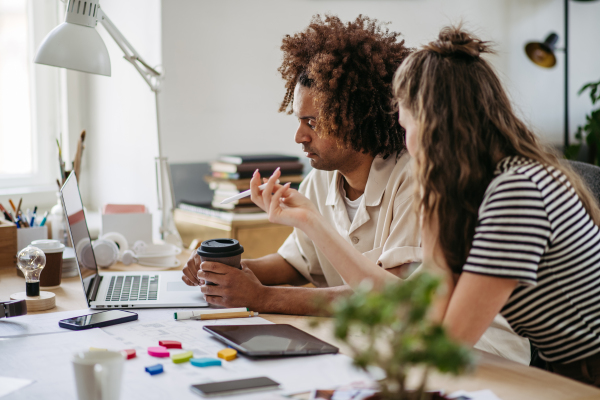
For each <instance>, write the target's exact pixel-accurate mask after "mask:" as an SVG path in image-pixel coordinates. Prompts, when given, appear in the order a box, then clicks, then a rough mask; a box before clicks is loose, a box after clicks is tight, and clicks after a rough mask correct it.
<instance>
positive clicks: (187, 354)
mask: <svg viewBox="0 0 600 400" xmlns="http://www.w3.org/2000/svg"><path fill="white" fill-rule="evenodd" d="M192 357H194V353H193V352H191V351H184V352H183V353H179V354H173V355H172V356H171V360H173V362H174V363H175V364H181V363H184V362H188V361H190V359H191V358H192Z"/></svg>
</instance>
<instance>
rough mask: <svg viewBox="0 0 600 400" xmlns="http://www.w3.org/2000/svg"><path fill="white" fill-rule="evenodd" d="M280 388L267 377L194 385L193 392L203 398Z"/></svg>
mask: <svg viewBox="0 0 600 400" xmlns="http://www.w3.org/2000/svg"><path fill="white" fill-rule="evenodd" d="M278 388H279V383H277V382H275V381H274V380H272V379H269V378H267V377H266V376H261V377H260V378H249V379H238V380H234V381H223V382H211V383H203V384H201V385H192V386H191V389H192V392H194V393H196V394H199V395H200V396H202V397H213V396H223V395H228V394H234V393H248V392H258V391H260V390H274V389H278Z"/></svg>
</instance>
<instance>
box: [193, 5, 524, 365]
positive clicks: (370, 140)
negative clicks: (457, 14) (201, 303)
mask: <svg viewBox="0 0 600 400" xmlns="http://www.w3.org/2000/svg"><path fill="white" fill-rule="evenodd" d="M398 36H399V34H398V33H396V32H389V31H387V30H385V29H383V28H382V27H381V25H379V24H378V23H377V21H376V20H371V19H369V18H367V17H363V16H360V17H358V18H357V19H356V20H355V21H353V22H350V23H347V24H344V23H342V22H341V21H340V19H339V18H337V17H334V16H327V17H325V18H324V19H323V18H321V17H319V16H316V17H315V18H313V20H312V21H311V23H310V25H309V26H308V28H307V29H305V30H304V31H302V32H300V33H298V34H296V35H294V36H286V37H285V38H284V39H283V44H282V46H281V49H282V51H283V53H284V57H283V63H282V65H281V67H280V68H279V72H281V75H282V77H283V79H284V80H285V81H286V89H287V92H286V95H285V97H284V100H283V102H282V104H281V107H280V110H279V111H282V112H283V111H287V110H288V109H289V108H290V105H291V106H292V107H291V108H292V110H291V111H292V112H293V114H294V115H295V116H296V118H298V129H297V131H296V134H295V137H294V139H295V141H296V143H298V144H301V145H302V148H303V150H304V152H305V154H306V156H307V157H308V158H310V162H311V165H312V167H313V168H314V169H313V170H312V171H311V172H310V174H308V176H307V177H306V179H305V180H304V181H303V182H302V184H301V185H300V192H301V193H302V194H304V195H305V196H306V197H308V198H309V199H310V200H311V201H312V202H313V203H314V204H315V205H316V206H317V208H318V209H319V212H320V213H321V215H322V216H323V218H326V219H327V220H328V222H329V223H330V224H331V225H332V226H334V227H335V228H336V230H337V232H338V234H339V235H340V236H342V237H343V238H344V239H345V240H347V241H349V242H350V243H352V244H353V246H355V248H357V249H358V250H359V251H360V252H361V253H362V254H363V255H365V256H366V257H367V258H369V259H370V260H372V261H373V263H376V264H377V265H379V266H380V267H381V268H385V269H387V270H388V271H390V272H392V273H394V274H396V275H397V276H400V277H402V278H405V277H407V276H408V275H410V273H411V272H412V271H411V268H410V265H411V263H413V262H420V261H421V260H422V253H421V248H420V229H419V223H418V218H417V213H415V211H414V202H413V201H414V197H413V193H414V190H415V188H414V185H413V183H414V181H413V179H412V176H411V171H410V163H409V161H410V158H409V155H408V154H407V152H406V151H405V145H404V130H403V128H402V127H401V126H400V125H399V124H398V121H397V113H393V112H392V110H391V106H390V99H391V97H392V96H391V82H392V77H393V74H394V72H395V71H396V69H397V68H398V66H399V65H400V63H401V62H402V60H403V59H404V57H406V56H407V55H408V54H409V53H410V49H408V48H406V47H405V46H404V41H398ZM336 261H338V260H328V259H327V258H326V257H325V256H324V255H323V254H322V253H321V252H320V251H319V250H318V249H317V248H316V246H315V245H314V244H313V243H312V242H311V241H310V240H309V239H308V237H307V236H306V235H305V234H304V233H303V232H302V231H300V230H298V229H294V232H293V233H292V234H291V235H290V236H289V237H288V238H287V240H286V241H285V243H284V244H283V245H282V246H281V248H280V249H279V250H278V252H277V253H276V254H270V255H268V256H265V257H262V258H259V259H255V260H242V270H241V271H240V270H237V269H235V268H232V267H230V266H227V265H224V264H220V263H215V262H206V263H203V264H202V265H200V257H199V256H197V255H195V254H194V255H192V257H191V258H190V260H189V261H188V262H187V265H186V267H185V268H184V270H183V272H184V276H183V277H182V279H183V280H184V282H185V283H186V284H188V285H192V286H193V285H203V286H202V287H201V290H202V292H203V293H204V294H205V295H206V300H207V301H208V302H209V303H211V304H215V305H220V306H225V307H249V308H250V309H251V310H253V311H259V312H267V313H281V314H298V315H316V314H320V313H321V312H322V310H321V307H319V304H320V303H322V302H323V299H326V300H333V299H334V298H335V297H337V296H347V295H350V294H351V293H352V290H351V289H350V288H349V287H348V286H347V285H345V283H344V282H343V280H342V279H341V277H340V275H339V274H338V273H337V272H336V270H335V269H334V267H333V266H332V262H336ZM205 281H210V282H213V283H216V286H213V285H205V284H204V283H205ZM306 283H313V284H314V285H315V286H317V288H307V287H297V286H300V285H304V284H306ZM283 284H289V285H293V286H296V287H282V286H273V285H283ZM475 347H476V348H479V349H482V350H485V351H488V352H491V353H493V354H498V355H501V356H503V357H506V358H509V359H511V360H514V361H517V362H520V363H523V364H529V360H530V351H529V342H528V340H527V339H523V338H520V337H518V336H517V335H516V334H515V333H514V332H513V331H512V330H511V329H510V326H509V325H508V323H507V322H506V320H504V319H503V318H502V317H500V316H498V317H497V318H496V320H495V321H494V323H493V324H492V326H491V327H490V328H489V329H488V330H487V331H486V333H485V335H484V336H483V337H482V338H481V340H480V341H479V342H478V343H477V345H476V346H475Z"/></svg>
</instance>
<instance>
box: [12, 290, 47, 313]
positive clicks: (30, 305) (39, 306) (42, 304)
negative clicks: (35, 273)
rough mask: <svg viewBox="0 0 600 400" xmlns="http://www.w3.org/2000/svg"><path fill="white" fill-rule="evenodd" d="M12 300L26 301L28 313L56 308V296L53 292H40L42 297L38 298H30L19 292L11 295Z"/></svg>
mask: <svg viewBox="0 0 600 400" xmlns="http://www.w3.org/2000/svg"><path fill="white" fill-rule="evenodd" d="M10 299H11V300H25V301H26V302H27V312H29V311H44V310H49V309H51V308H54V307H56V295H55V294H54V293H52V292H40V295H39V296H36V297H28V296H27V294H26V293H25V292H19V293H14V294H11V295H10Z"/></svg>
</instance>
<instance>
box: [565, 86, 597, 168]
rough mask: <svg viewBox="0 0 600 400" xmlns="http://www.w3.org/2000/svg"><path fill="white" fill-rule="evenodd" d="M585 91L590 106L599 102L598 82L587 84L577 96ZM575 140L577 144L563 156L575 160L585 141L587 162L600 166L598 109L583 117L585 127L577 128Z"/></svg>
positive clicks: (570, 147)
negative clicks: (590, 102) (588, 96)
mask: <svg viewBox="0 0 600 400" xmlns="http://www.w3.org/2000/svg"><path fill="white" fill-rule="evenodd" d="M586 90H589V91H590V100H592V105H596V102H600V81H598V82H591V83H587V84H586V85H584V86H583V87H582V88H581V89H580V90H579V92H578V94H579V95H581V94H582V93H583V92H585V91H586ZM575 138H576V139H577V141H578V142H579V143H577V144H574V145H571V146H569V148H568V149H567V150H566V151H565V156H566V157H567V158H568V159H570V160H573V159H576V158H577V155H578V154H579V150H580V149H581V145H582V144H583V141H584V140H585V142H586V143H587V145H588V148H589V153H588V159H587V161H588V162H589V163H590V164H594V165H598V166H600V108H598V109H596V110H592V112H591V113H590V114H588V115H586V116H585V125H583V126H579V127H578V128H577V133H576V134H575Z"/></svg>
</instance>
